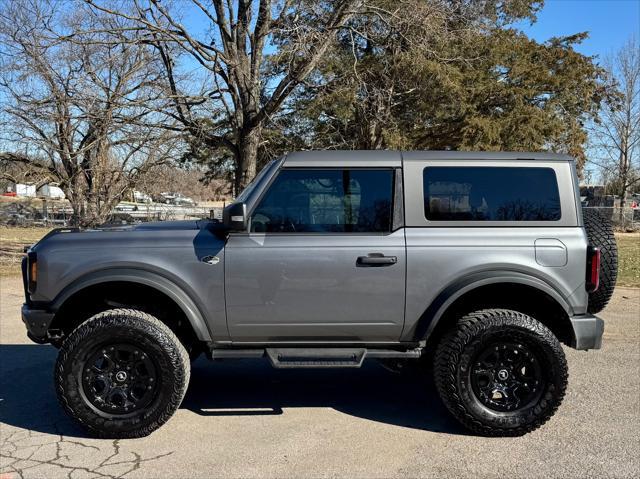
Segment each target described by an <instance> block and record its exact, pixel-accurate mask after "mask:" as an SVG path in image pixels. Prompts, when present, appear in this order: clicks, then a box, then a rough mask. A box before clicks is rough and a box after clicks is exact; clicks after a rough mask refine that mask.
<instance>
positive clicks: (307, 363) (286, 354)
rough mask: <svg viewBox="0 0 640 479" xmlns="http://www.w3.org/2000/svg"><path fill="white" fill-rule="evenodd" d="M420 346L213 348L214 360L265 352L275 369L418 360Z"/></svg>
mask: <svg viewBox="0 0 640 479" xmlns="http://www.w3.org/2000/svg"><path fill="white" fill-rule="evenodd" d="M421 353H422V350H421V349H420V348H417V349H411V350H408V351H396V350H393V349H367V348H266V349H213V350H212V351H211V357H212V359H240V358H260V357H262V356H264V355H265V354H266V355H267V357H268V358H269V361H270V362H271V364H272V365H273V367H274V368H279V369H286V368H359V367H360V366H362V362H363V361H364V360H365V359H367V358H369V359H386V358H398V359H418V358H419V357H420V355H421Z"/></svg>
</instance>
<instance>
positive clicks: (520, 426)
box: [434, 309, 568, 436]
mask: <svg viewBox="0 0 640 479" xmlns="http://www.w3.org/2000/svg"><path fill="white" fill-rule="evenodd" d="M567 376H568V372H567V362H566V359H565V356H564V352H563V351H562V346H561V345H560V343H559V341H558V339H557V338H556V337H555V336H554V335H553V333H552V332H551V331H550V330H549V329H547V328H546V327H545V326H544V325H542V324H541V323H540V322H538V321H536V320H535V319H533V318H531V317H529V316H527V315H525V314H522V313H519V312H517V311H511V310H507V309H487V310H482V311H476V312H473V313H470V314H468V315H466V316H464V317H463V318H461V319H460V320H459V321H458V322H457V325H456V327H455V328H453V329H452V330H451V331H450V332H449V333H448V334H446V335H445V336H444V337H443V338H442V340H441V342H440V344H439V345H438V347H437V349H436V354H435V363H434V377H435V383H436V388H437V390H438V393H439V394H440V397H441V398H442V401H443V402H444V404H445V406H446V407H447V409H448V410H449V411H450V412H451V414H453V415H454V416H455V417H456V418H457V419H458V420H459V421H460V422H461V423H462V424H463V425H464V426H466V427H467V428H468V429H470V430H471V431H473V432H475V433H477V434H481V435H484V436H520V435H522V434H526V433H527V432H530V431H533V430H534V429H537V428H538V427H540V426H541V425H542V424H544V423H545V422H546V421H547V420H548V419H549V418H550V417H551V416H553V414H554V413H555V411H556V410H557V409H558V406H559V405H560V403H561V402H562V398H563V397H564V393H565V389H566V386H567Z"/></svg>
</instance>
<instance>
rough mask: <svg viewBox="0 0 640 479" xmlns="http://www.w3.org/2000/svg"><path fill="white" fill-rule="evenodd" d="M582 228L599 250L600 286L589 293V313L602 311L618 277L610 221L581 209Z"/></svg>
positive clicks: (600, 215)
mask: <svg viewBox="0 0 640 479" xmlns="http://www.w3.org/2000/svg"><path fill="white" fill-rule="evenodd" d="M582 216H583V218H584V228H585V229H586V231H587V238H588V239H589V244H590V245H591V246H597V247H598V248H600V286H599V287H598V289H597V290H595V291H594V292H592V293H589V308H588V311H589V312H590V313H598V312H600V311H602V310H603V309H604V308H605V306H606V305H607V303H608V302H609V300H610V299H611V295H612V294H613V289H614V288H615V287H616V279H617V277H618V248H617V246H616V238H615V236H614V234H613V227H612V226H611V221H610V220H609V219H608V218H606V217H605V216H604V215H603V214H602V213H600V212H599V211H598V210H596V209H593V208H583V209H582Z"/></svg>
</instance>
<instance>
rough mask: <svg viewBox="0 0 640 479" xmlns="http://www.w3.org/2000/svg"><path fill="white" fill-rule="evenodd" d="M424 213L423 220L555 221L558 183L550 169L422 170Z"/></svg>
mask: <svg viewBox="0 0 640 479" xmlns="http://www.w3.org/2000/svg"><path fill="white" fill-rule="evenodd" d="M423 185H424V212H425V217H426V218H427V220H429V221H558V220H560V217H561V211H560V194H559V192H558V181H557V179H556V174H555V171H554V170H553V169H552V168H536V167H489V166H478V167H475V166H474V167H463V166H460V167H455V166H453V167H449V166H447V167H439V166H434V167H426V168H425V169H424V170H423Z"/></svg>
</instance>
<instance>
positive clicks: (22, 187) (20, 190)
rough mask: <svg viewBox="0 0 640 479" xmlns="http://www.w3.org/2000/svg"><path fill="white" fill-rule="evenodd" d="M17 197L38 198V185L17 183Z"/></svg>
mask: <svg viewBox="0 0 640 479" xmlns="http://www.w3.org/2000/svg"><path fill="white" fill-rule="evenodd" d="M16 196H20V197H27V198H34V197H35V196H36V185H26V184H24V183H16Z"/></svg>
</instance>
